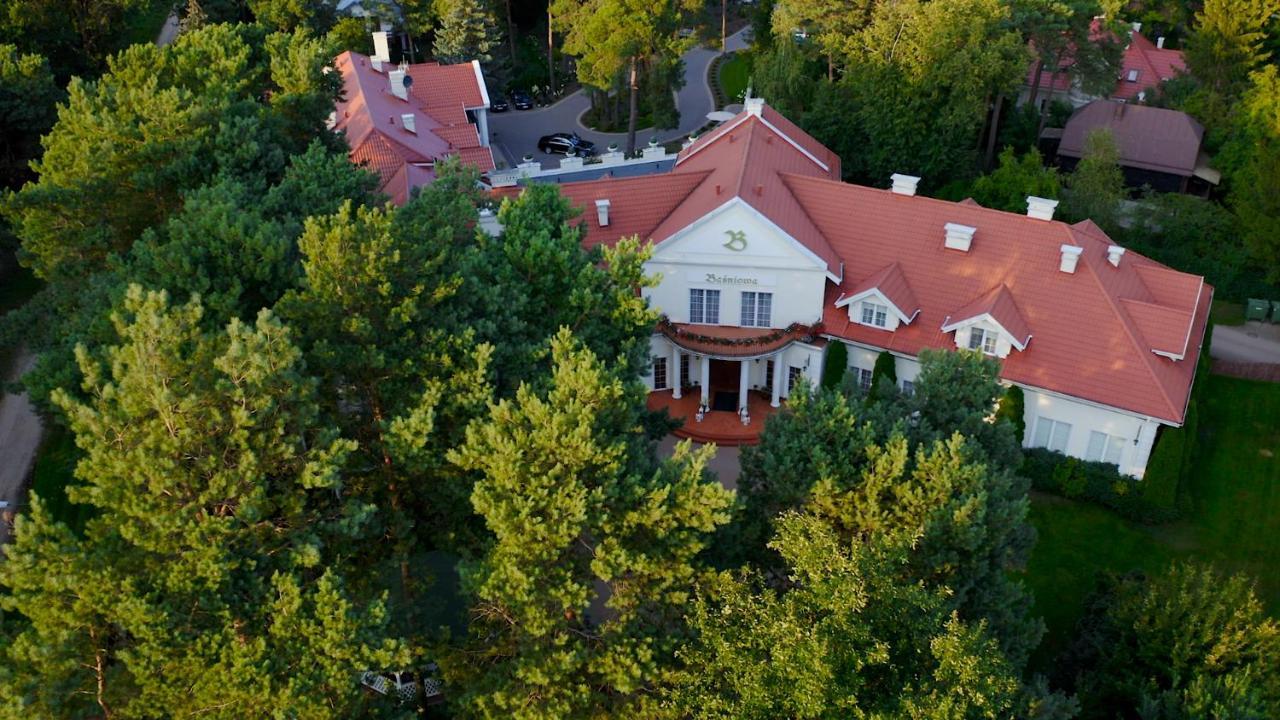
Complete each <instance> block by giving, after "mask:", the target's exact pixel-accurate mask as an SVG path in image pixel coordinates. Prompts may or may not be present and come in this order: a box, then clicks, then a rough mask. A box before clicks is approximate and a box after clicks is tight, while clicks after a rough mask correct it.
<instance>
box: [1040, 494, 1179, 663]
mask: <svg viewBox="0 0 1280 720" xmlns="http://www.w3.org/2000/svg"><path fill="white" fill-rule="evenodd" d="M1031 523H1032V524H1033V525H1035V528H1036V531H1037V532H1038V533H1039V538H1038V539H1037V541H1036V547H1035V550H1034V551H1033V552H1032V554H1031V561H1030V562H1029V563H1028V566H1027V575H1026V581H1027V584H1028V585H1029V586H1030V588H1031V590H1032V592H1033V593H1034V594H1035V597H1036V605H1035V610H1034V611H1035V612H1036V613H1037V614H1039V615H1041V616H1042V617H1043V618H1044V621H1045V625H1046V626H1047V629H1048V633H1047V634H1046V635H1045V638H1044V641H1043V642H1042V643H1041V645H1040V648H1039V650H1038V651H1037V652H1036V658H1035V664H1036V665H1037V666H1038V667H1042V668H1043V667H1044V666H1045V665H1044V663H1047V662H1048V661H1050V660H1051V659H1052V658H1053V656H1054V655H1055V654H1057V652H1058V651H1060V650H1062V649H1063V648H1064V647H1065V645H1066V643H1067V642H1068V641H1069V640H1070V638H1071V635H1072V632H1073V630H1074V628H1075V625H1076V621H1078V620H1079V619H1080V613H1081V611H1082V609H1083V607H1084V600H1085V598H1086V597H1088V595H1089V593H1090V592H1092V591H1093V589H1094V586H1095V583H1096V580H1097V578H1098V576H1099V575H1101V574H1102V573H1105V572H1116V573H1125V572H1129V571H1130V570H1147V571H1151V570H1158V569H1160V568H1161V567H1162V566H1164V565H1165V564H1167V563H1168V562H1169V561H1171V560H1173V559H1174V558H1175V557H1177V556H1179V555H1180V553H1178V552H1177V551H1175V550H1174V549H1173V548H1172V547H1170V545H1169V544H1168V543H1166V542H1164V541H1163V539H1161V538H1158V537H1157V536H1156V535H1154V534H1153V533H1152V532H1151V530H1150V529H1148V528H1144V527H1142V526H1140V525H1136V524H1134V523H1130V522H1128V521H1126V520H1123V519H1121V518H1120V517H1118V516H1117V515H1116V514H1115V513H1113V512H1111V511H1110V510H1106V509H1104V508H1100V507H1097V506H1094V505H1086V504H1083V503H1078V502H1075V501H1073V500H1066V499H1064V498H1059V497H1055V496H1051V495H1043V494H1039V493H1037V494H1036V495H1035V496H1033V498H1032V502H1031Z"/></svg>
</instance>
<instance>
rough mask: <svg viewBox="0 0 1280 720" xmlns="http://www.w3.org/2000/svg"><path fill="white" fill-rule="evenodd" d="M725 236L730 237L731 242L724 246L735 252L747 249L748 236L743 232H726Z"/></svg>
mask: <svg viewBox="0 0 1280 720" xmlns="http://www.w3.org/2000/svg"><path fill="white" fill-rule="evenodd" d="M724 234H725V235H728V236H729V241H728V242H726V243H725V244H724V246H725V247H727V248H729V249H730V250H732V251H734V252H742V251H743V250H746V249H747V234H746V233H745V232H743V231H742V230H725V231H724Z"/></svg>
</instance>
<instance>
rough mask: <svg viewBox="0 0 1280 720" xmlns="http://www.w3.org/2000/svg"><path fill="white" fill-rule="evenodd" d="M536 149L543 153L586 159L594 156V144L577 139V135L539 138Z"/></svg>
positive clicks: (559, 134)
mask: <svg viewBox="0 0 1280 720" xmlns="http://www.w3.org/2000/svg"><path fill="white" fill-rule="evenodd" d="M538 149H539V150H541V151H542V152H544V153H552V154H558V155H577V156H578V157H588V156H591V155H594V154H595V152H596V144H595V143H593V142H591V141H590V140H583V139H582V138H580V137H578V133H554V134H551V135H543V136H542V137H541V138H539V139H538Z"/></svg>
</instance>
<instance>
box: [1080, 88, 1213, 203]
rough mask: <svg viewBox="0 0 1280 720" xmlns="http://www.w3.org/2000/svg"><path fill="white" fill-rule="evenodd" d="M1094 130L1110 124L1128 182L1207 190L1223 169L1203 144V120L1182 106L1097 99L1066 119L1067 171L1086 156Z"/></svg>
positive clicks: (1173, 189) (1203, 192)
mask: <svg viewBox="0 0 1280 720" xmlns="http://www.w3.org/2000/svg"><path fill="white" fill-rule="evenodd" d="M1095 130H1107V131H1109V132H1110V133H1111V136H1112V138H1114V139H1115V142H1116V149H1117V150H1119V152H1120V167H1121V169H1122V170H1123V171H1124V176H1125V184H1126V185H1128V186H1130V187H1134V188H1140V187H1143V186H1150V187H1151V188H1152V189H1153V190H1157V191H1160V192H1194V193H1197V194H1201V195H1207V194H1208V192H1209V189H1210V186H1211V185H1217V184H1218V182H1219V181H1220V180H1221V175H1220V174H1219V173H1218V171H1217V170H1214V169H1213V168H1211V167H1210V166H1209V156H1208V154H1207V153H1205V152H1204V151H1203V150H1201V149H1200V145H1201V141H1202V140H1203V139H1204V126H1202V125H1201V124H1200V123H1198V122H1196V120H1195V118H1193V117H1191V116H1190V115H1188V114H1186V113H1184V112H1179V111H1177V110H1167V109H1165V108H1157V107H1150V106H1147V105H1134V104H1131V103H1124V102H1118V101H1113V100H1095V101H1093V102H1091V103H1089V104H1088V105H1085V106H1084V107H1082V108H1080V109H1079V110H1077V111H1076V112H1075V114H1073V115H1072V116H1071V119H1070V120H1068V121H1067V126H1066V127H1065V128H1063V131H1062V141H1061V142H1060V143H1059V144H1058V165H1059V166H1060V167H1061V168H1062V169H1063V170H1064V171H1067V172H1070V171H1072V170H1074V169H1075V166H1076V164H1077V163H1078V162H1079V161H1080V159H1081V158H1083V157H1084V153H1085V143H1086V140H1087V139H1088V137H1089V134H1090V133H1092V132H1094V131H1095Z"/></svg>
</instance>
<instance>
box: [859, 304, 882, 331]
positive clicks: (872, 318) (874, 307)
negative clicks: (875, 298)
mask: <svg viewBox="0 0 1280 720" xmlns="http://www.w3.org/2000/svg"><path fill="white" fill-rule="evenodd" d="M862 324H863V325H872V326H874V327H885V326H886V325H888V324H889V308H887V307H885V306H884V305H880V304H879V303H873V302H864V303H862Z"/></svg>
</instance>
